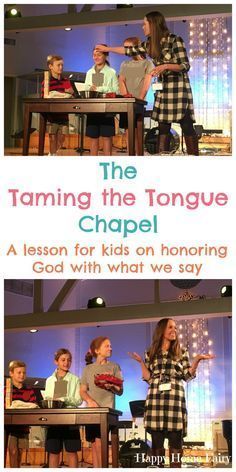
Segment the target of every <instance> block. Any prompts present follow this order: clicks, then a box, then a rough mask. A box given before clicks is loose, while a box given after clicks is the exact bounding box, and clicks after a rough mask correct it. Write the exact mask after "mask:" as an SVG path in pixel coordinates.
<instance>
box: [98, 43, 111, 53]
mask: <svg viewBox="0 0 236 472" xmlns="http://www.w3.org/2000/svg"><path fill="white" fill-rule="evenodd" d="M95 49H96V51H100V52H109V47H108V46H104V45H103V44H96V46H95Z"/></svg>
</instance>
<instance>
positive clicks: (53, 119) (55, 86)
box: [41, 75, 72, 124]
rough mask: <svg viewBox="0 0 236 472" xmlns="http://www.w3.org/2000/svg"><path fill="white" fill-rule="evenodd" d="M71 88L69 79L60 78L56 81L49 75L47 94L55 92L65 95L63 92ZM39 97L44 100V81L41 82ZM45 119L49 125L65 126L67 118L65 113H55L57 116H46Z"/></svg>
mask: <svg viewBox="0 0 236 472" xmlns="http://www.w3.org/2000/svg"><path fill="white" fill-rule="evenodd" d="M71 87H72V86H71V83H70V81H69V79H66V78H64V77H61V78H60V79H56V78H55V77H52V75H50V80H49V92H52V91H56V92H60V93H65V91H66V90H67V89H69V88H71ZM41 96H42V98H44V80H43V82H42V89H41ZM47 119H48V121H50V123H62V124H64V123H65V124H67V122H68V119H69V118H68V114H67V113H57V114H55V113H53V114H48V115H47Z"/></svg>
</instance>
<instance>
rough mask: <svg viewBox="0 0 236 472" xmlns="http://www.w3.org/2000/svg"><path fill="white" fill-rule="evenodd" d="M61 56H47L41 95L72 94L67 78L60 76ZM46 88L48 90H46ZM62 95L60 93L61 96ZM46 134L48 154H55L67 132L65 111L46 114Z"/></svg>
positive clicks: (61, 70)
mask: <svg viewBox="0 0 236 472" xmlns="http://www.w3.org/2000/svg"><path fill="white" fill-rule="evenodd" d="M63 65H64V61H63V57H61V56H53V55H50V56H48V57H47V66H48V69H49V81H48V84H47V83H46V81H43V82H42V97H43V98H52V97H53V94H51V92H57V94H56V95H55V93H54V97H55V98H59V97H60V94H65V93H67V94H69V95H68V97H69V96H71V95H73V93H74V92H73V88H72V86H71V83H70V81H69V80H68V79H66V78H64V77H62V72H63ZM47 89H48V90H47ZM63 96H64V95H62V98H63ZM47 119H48V134H49V147H50V152H49V156H56V155H57V152H58V151H59V149H60V148H61V147H62V146H63V143H64V140H65V134H68V125H69V118H68V114H67V113H60V114H59V113H56V114H55V113H52V114H48V116H47Z"/></svg>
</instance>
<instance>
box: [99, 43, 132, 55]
mask: <svg viewBox="0 0 236 472" xmlns="http://www.w3.org/2000/svg"><path fill="white" fill-rule="evenodd" d="M95 49H97V51H101V52H115V53H116V54H125V48H124V47H123V46H113V47H112V46H103V44H96V46H95Z"/></svg>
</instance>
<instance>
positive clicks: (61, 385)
mask: <svg viewBox="0 0 236 472" xmlns="http://www.w3.org/2000/svg"><path fill="white" fill-rule="evenodd" d="M54 362H55V364H56V366H57V368H56V370H55V371H54V372H53V374H52V375H51V376H50V377H48V378H47V380H46V386H45V392H44V398H45V399H55V400H58V399H61V400H64V401H65V403H66V406H67V407H74V408H76V407H77V406H79V405H80V404H81V403H82V400H81V397H80V379H79V377H77V375H74V374H71V373H70V371H69V370H70V367H71V363H72V354H71V352H70V351H69V350H68V349H64V348H62V349H58V351H57V352H56V353H55V356H54ZM45 446H46V451H47V452H48V453H49V468H57V467H59V458H60V452H61V451H62V450H63V446H64V447H65V450H66V451H67V457H68V465H69V467H78V456H77V451H80V450H81V441H80V431H79V427H78V426H55V427H53V426H50V427H49V428H48V430H47V438H46V445H45Z"/></svg>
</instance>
